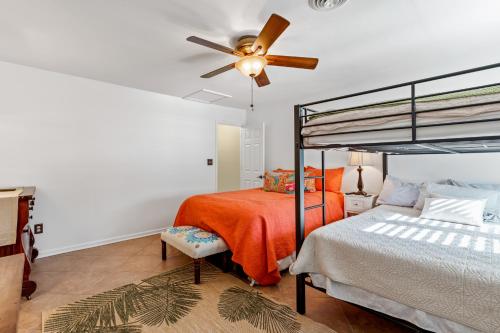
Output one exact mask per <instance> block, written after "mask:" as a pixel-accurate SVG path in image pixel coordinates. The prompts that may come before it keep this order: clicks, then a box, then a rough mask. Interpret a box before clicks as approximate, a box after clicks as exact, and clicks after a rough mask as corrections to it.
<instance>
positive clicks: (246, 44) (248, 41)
mask: <svg viewBox="0 0 500 333" xmlns="http://www.w3.org/2000/svg"><path fill="white" fill-rule="evenodd" d="M256 39H257V36H253V35H245V36H241V37H240V38H238V42H237V43H236V50H238V51H240V52H242V53H243V54H245V55H247V54H251V53H253V51H252V45H253V42H255V40H256Z"/></svg>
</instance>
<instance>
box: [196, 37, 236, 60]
mask: <svg viewBox="0 0 500 333" xmlns="http://www.w3.org/2000/svg"><path fill="white" fill-rule="evenodd" d="M186 40H187V41H189V42H192V43H195V44H198V45H202V46H206V47H209V48H211V49H214V50H217V51H221V52H224V53H228V54H232V55H235V56H239V57H241V56H243V53H241V52H239V51H236V50H233V49H232V48H230V47H227V46H224V45H220V44H217V43H214V42H211V41H209V40H206V39H203V38H200V37H196V36H189V37H188V38H186Z"/></svg>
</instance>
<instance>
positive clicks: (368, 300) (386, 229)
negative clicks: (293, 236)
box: [290, 205, 500, 332]
mask: <svg viewBox="0 0 500 333" xmlns="http://www.w3.org/2000/svg"><path fill="white" fill-rule="evenodd" d="M419 215H420V211H419V210H415V209H411V208H402V207H395V206H387V205H383V206H379V207H376V208H374V209H372V210H370V211H368V212H366V213H364V214H361V215H358V216H355V217H351V218H348V219H345V220H342V221H340V222H337V223H334V224H330V225H327V226H325V227H322V228H319V229H317V230H315V231H313V232H312V233H311V234H310V235H309V236H308V237H307V238H306V240H305V242H304V244H303V246H302V248H301V251H300V254H299V256H298V258H297V261H296V262H295V263H294V264H293V265H292V266H291V267H290V272H291V273H292V274H299V273H310V274H311V275H312V277H313V282H314V283H315V284H316V285H317V286H321V287H324V288H325V289H326V290H327V293H328V294H329V295H331V296H333V297H338V298H340V299H344V300H346V301H350V302H353V303H357V304H359V305H363V306H367V307H370V308H372V309H375V310H378V311H381V312H385V313H387V314H389V315H392V316H395V317H399V318H402V319H405V320H407V321H410V322H412V323H414V324H416V325H417V326H420V327H422V328H424V329H428V330H432V331H436V332H476V331H480V332H499V331H500V224H493V223H485V224H484V225H483V226H481V227H476V226H468V225H462V224H457V223H450V222H441V221H435V220H425V219H420V218H419V217H418V216H419Z"/></svg>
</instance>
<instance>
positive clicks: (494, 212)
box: [446, 179, 500, 223]
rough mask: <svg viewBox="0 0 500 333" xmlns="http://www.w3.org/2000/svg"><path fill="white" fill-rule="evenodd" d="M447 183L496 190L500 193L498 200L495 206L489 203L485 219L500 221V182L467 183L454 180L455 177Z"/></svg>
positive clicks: (487, 220)
mask: <svg viewBox="0 0 500 333" xmlns="http://www.w3.org/2000/svg"><path fill="white" fill-rule="evenodd" d="M446 183H447V184H449V185H453V186H460V187H467V188H475V189H480V190H488V191H495V192H497V194H498V198H497V202H496V205H495V207H494V208H493V207H490V205H488V208H487V209H486V212H485V214H484V215H485V216H484V220H485V221H486V222H494V223H500V184H474V183H467V182H463V181H459V180H454V179H447V180H446Z"/></svg>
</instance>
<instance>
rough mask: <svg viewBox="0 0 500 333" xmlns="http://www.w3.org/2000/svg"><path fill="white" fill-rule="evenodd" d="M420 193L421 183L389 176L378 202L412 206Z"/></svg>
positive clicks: (380, 203)
mask: <svg viewBox="0 0 500 333" xmlns="http://www.w3.org/2000/svg"><path fill="white" fill-rule="evenodd" d="M419 193H420V191H419V185H417V184H415V183H412V182H407V181H404V180H401V179H399V178H396V177H392V176H387V177H386V178H385V181H384V185H383V186H382V191H381V192H380V195H379V197H378V199H377V204H379V205H393V206H403V207H412V206H413V205H414V204H415V202H416V201H417V199H418V194H419Z"/></svg>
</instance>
